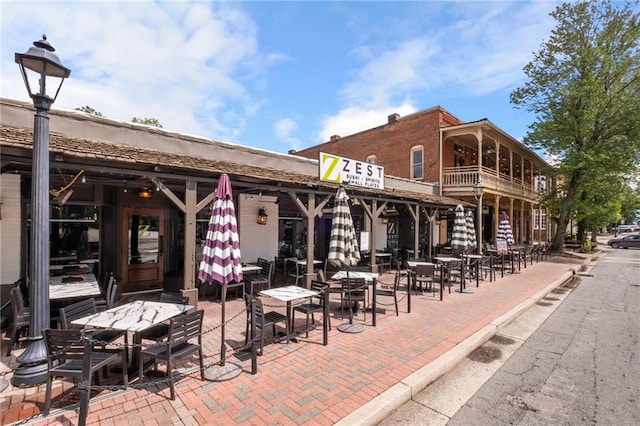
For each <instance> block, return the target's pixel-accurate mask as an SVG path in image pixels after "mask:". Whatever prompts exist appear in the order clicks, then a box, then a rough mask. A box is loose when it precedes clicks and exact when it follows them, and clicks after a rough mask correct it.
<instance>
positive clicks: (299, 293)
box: [258, 285, 327, 342]
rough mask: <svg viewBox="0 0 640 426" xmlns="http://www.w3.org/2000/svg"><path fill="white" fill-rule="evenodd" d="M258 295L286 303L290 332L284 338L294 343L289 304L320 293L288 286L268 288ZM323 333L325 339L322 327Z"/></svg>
mask: <svg viewBox="0 0 640 426" xmlns="http://www.w3.org/2000/svg"><path fill="white" fill-rule="evenodd" d="M258 294H259V295H260V296H268V297H271V298H274V299H276V300H279V301H281V302H286V303H287V322H288V323H289V324H290V326H289V330H291V331H290V332H289V335H288V336H286V338H287V342H289V341H292V342H296V339H295V337H292V336H291V334H292V333H293V323H292V321H291V313H292V307H291V302H292V301H294V300H300V299H306V298H308V297H312V296H318V295H319V294H320V293H318V292H317V291H315V290H310V289H307V288H304V287H299V286H297V285H288V286H284V287H276V288H270V289H267V290H262V291H260V292H259V293H258ZM323 333H325V335H324V336H323V337H325V338H326V337H327V336H326V333H327V328H326V327H323Z"/></svg>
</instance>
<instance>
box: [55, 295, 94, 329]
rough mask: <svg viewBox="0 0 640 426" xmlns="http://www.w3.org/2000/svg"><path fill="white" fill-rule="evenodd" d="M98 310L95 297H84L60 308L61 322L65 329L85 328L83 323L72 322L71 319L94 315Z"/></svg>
mask: <svg viewBox="0 0 640 426" xmlns="http://www.w3.org/2000/svg"><path fill="white" fill-rule="evenodd" d="M96 312H97V310H96V301H95V300H94V299H93V298H90V299H84V300H81V301H80V302H76V303H72V304H71V305H68V306H65V307H62V308H60V324H61V325H62V328H63V329H79V328H83V326H81V325H74V324H71V321H73V320H76V319H79V318H83V317H86V316H88V315H93V314H95V313H96Z"/></svg>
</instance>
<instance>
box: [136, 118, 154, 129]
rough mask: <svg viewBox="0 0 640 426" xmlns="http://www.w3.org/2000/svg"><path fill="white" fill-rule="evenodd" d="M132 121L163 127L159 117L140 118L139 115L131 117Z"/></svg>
mask: <svg viewBox="0 0 640 426" xmlns="http://www.w3.org/2000/svg"><path fill="white" fill-rule="evenodd" d="M131 121H132V122H133V123H139V124H146V125H147V126H153V127H158V128H160V129H162V124H160V122H159V121H158V119H157V118H138V117H133V118H132V119H131Z"/></svg>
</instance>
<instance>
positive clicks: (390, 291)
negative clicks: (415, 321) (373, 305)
mask: <svg viewBox="0 0 640 426" xmlns="http://www.w3.org/2000/svg"><path fill="white" fill-rule="evenodd" d="M400 281H401V275H400V274H398V271H397V270H396V276H395V278H394V279H393V284H391V285H390V286H389V285H388V284H383V283H381V282H379V281H378V282H377V283H376V297H377V296H383V297H392V298H393V304H394V305H395V307H396V316H398V315H400V314H399V310H398V288H399V287H400ZM377 304H379V305H381V304H382V303H380V302H377Z"/></svg>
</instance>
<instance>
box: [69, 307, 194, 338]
mask: <svg viewBox="0 0 640 426" xmlns="http://www.w3.org/2000/svg"><path fill="white" fill-rule="evenodd" d="M191 308H193V306H191V305H182V304H180V303H162V302H151V301H148V300H136V301H135V302H131V303H127V304H124V305H121V306H116V307H115V308H111V309H108V310H106V311H104V312H98V313H97V314H93V315H89V316H86V317H83V318H78V319H76V320H73V321H71V324H75V325H84V326H89V327H100V328H110V329H113V330H122V331H133V332H137V331H142V330H145V329H147V328H149V327H151V326H153V325H156V324H159V323H161V322H162V321H165V320H168V319H169V318H173V317H175V316H176V315H179V314H181V313H183V312H186V311H188V310H189V309H191Z"/></svg>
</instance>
